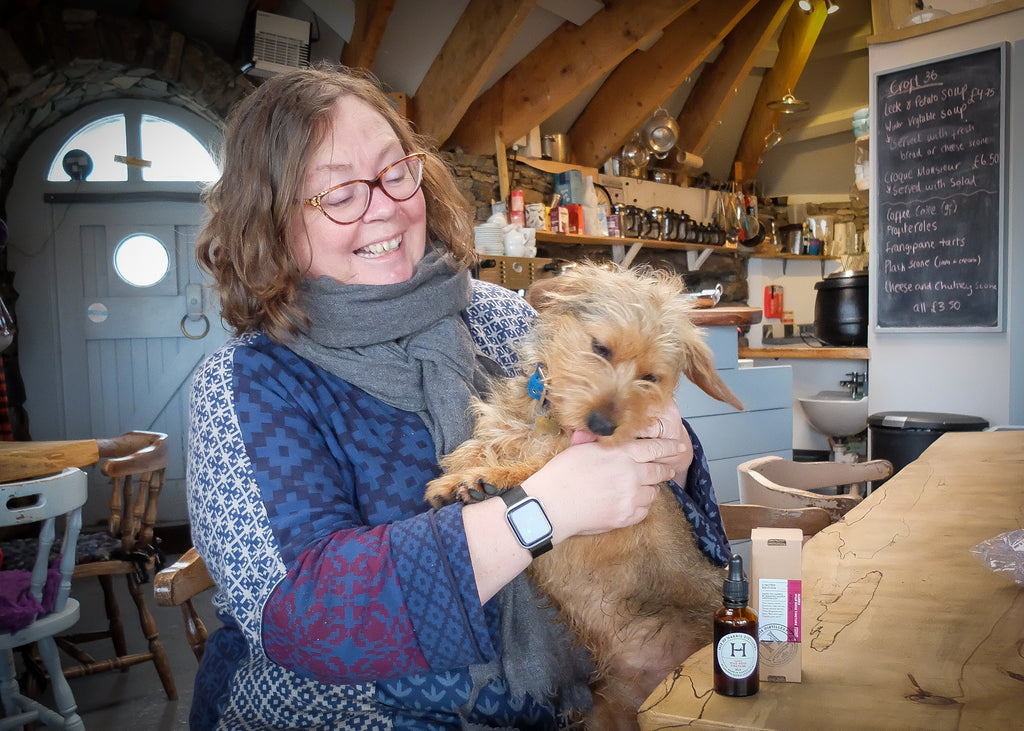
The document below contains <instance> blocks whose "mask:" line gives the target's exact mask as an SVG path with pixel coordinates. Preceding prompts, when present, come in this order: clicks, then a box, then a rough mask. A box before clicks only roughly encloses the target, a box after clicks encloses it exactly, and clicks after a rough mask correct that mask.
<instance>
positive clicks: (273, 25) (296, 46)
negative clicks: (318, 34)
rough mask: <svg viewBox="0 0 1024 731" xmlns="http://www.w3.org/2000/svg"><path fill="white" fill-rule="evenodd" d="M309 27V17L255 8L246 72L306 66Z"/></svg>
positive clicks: (260, 73) (264, 72) (268, 73)
mask: <svg viewBox="0 0 1024 731" xmlns="http://www.w3.org/2000/svg"><path fill="white" fill-rule="evenodd" d="M309 29H310V25H309V22H308V21H305V20H296V19H295V18H286V17H285V16H283V15H274V14H273V13H265V12H263V11H262V10H259V11H257V12H256V32H255V36H254V38H253V45H252V63H253V65H252V68H251V69H250V70H249V73H250V74H255V75H256V76H274V75H275V74H279V73H282V72H284V71H289V70H291V69H296V68H303V67H305V66H309Z"/></svg>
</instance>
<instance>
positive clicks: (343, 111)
mask: <svg viewBox="0 0 1024 731" xmlns="http://www.w3.org/2000/svg"><path fill="white" fill-rule="evenodd" d="M409 152H413V150H403V149H402V145H401V143H400V142H399V140H398V137H397V136H396V135H395V132H394V130H392V129H391V126H390V125H389V124H388V123H387V121H386V120H385V119H384V117H382V116H381V115H380V114H379V113H378V112H376V111H375V110H374V109H373V108H372V107H370V106H369V105H367V104H366V103H364V102H363V101H361V100H359V99H357V98H356V97H353V96H345V97H342V98H341V99H339V100H338V102H337V103H336V104H335V106H334V116H333V122H332V123H331V128H330V129H329V131H328V133H327V136H326V137H325V138H324V141H323V143H322V144H321V145H320V147H319V148H318V149H317V150H316V152H315V153H314V154H313V157H312V159H311V160H310V164H309V169H308V170H307V171H306V178H305V183H304V185H303V188H302V190H301V191H300V194H301V196H302V198H311V197H313V196H315V195H317V194H319V193H322V192H323V191H325V190H327V189H328V188H330V187H332V186H335V185H338V184H339V183H346V182H348V181H350V180H373V179H374V178H376V177H377V175H378V173H380V172H381V171H382V170H383V169H384V168H386V167H387V166H388V165H390V164H391V163H393V162H396V161H397V160H400V159H401V158H403V157H405V155H406V154H407V153H409ZM294 216H295V218H294V219H293V222H292V225H291V227H290V233H289V242H288V243H289V246H290V247H291V250H292V254H293V255H294V256H295V258H296V260H297V261H298V262H299V266H300V267H303V268H304V269H305V270H306V274H307V276H309V277H311V278H314V279H315V278H317V277H321V276H328V277H331V278H332V279H335V280H337V281H338V282H341V283H342V284H393V283H395V282H404V281H406V280H408V279H410V278H411V277H412V275H413V271H414V270H415V268H416V265H417V264H418V263H419V261H420V259H422V258H423V254H424V252H425V251H426V240H427V217H426V203H425V202H424V199H423V190H422V189H420V190H417V191H416V194H415V195H413V196H412V197H411V198H409V199H408V200H405V201H401V202H396V201H393V200H391V199H390V198H389V197H388V196H386V195H385V194H384V192H383V191H382V190H381V189H380V188H379V187H375V188H373V193H372V196H371V198H370V207H369V208H368V209H367V210H366V213H364V214H363V217H362V218H360V219H359V220H358V221H356V222H355V223H350V224H346V225H339V224H337V223H334V221H332V220H330V219H329V218H327V217H326V216H325V215H324V214H323V213H321V212H320V211H319V210H317V209H316V208H314V207H313V206H311V205H308V204H306V203H302V204H301V205H300V206H298V209H297V211H296V213H295V214H294Z"/></svg>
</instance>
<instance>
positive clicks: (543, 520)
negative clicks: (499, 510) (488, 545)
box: [508, 498, 551, 547]
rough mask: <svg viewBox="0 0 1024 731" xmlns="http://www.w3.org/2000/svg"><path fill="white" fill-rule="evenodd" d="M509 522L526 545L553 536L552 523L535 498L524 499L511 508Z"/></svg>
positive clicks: (528, 545) (520, 540)
mask: <svg viewBox="0 0 1024 731" xmlns="http://www.w3.org/2000/svg"><path fill="white" fill-rule="evenodd" d="M508 522H509V524H510V525H511V526H512V530H514V531H515V532H516V536H517V537H518V538H519V542H520V543H522V544H523V545H524V546H527V547H530V546H532V545H534V544H536V543H540V542H541V541H543V540H545V539H547V538H550V537H551V523H550V522H549V521H548V516H547V515H545V514H544V508H542V507H541V504H540V503H539V502H538V501H537V500H535V499H532V498H531V499H529V500H524V501H523V502H521V503H519V504H517V505H515V506H513V507H511V508H509V510H508Z"/></svg>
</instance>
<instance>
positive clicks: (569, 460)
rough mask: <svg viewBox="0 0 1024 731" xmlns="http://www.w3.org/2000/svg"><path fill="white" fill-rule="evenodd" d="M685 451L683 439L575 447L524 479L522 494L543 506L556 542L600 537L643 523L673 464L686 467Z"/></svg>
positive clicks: (672, 470)
mask: <svg viewBox="0 0 1024 731" xmlns="http://www.w3.org/2000/svg"><path fill="white" fill-rule="evenodd" d="M680 428H681V425H680ZM690 451H691V450H690V449H689V444H688V440H687V442H685V443H684V442H682V441H679V440H675V439H665V438H663V439H634V440H630V441H628V442H625V443H624V444H620V445H617V446H614V447H606V446H601V445H600V444H599V443H596V442H590V443H587V444H578V445H574V446H571V447H569V448H568V449H566V450H565V451H563V452H561V453H560V454H558V455H556V456H555V457H554V458H553V459H551V460H550V461H549V462H548V463H547V464H546V465H545V466H544V467H542V468H541V469H540V470H538V471H537V472H536V473H534V474H533V475H532V476H531V477H529V478H527V479H526V480H525V481H524V482H523V489H524V490H526V493H527V494H528V495H531V496H533V497H536V498H538V499H539V500H540V501H541V502H542V503H543V504H544V507H545V509H546V511H547V513H548V517H549V518H550V520H551V523H552V525H553V527H554V540H555V542H556V543H557V542H558V541H560V540H564V539H565V538H568V537H570V536H573V535H586V534H594V533H604V532H606V531H609V530H614V529H616V528H623V527H625V526H628V525H633V524H635V523H638V522H640V521H641V520H643V519H644V518H645V517H646V516H647V512H648V510H649V509H650V506H651V503H652V502H654V498H655V497H656V496H657V494H658V489H659V485H660V483H662V482H665V481H666V480H670V479H672V478H673V477H674V475H675V473H676V469H677V466H678V465H680V464H682V463H684V462H685V463H686V464H689V462H688V458H687V457H686V454H685V453H687V452H690Z"/></svg>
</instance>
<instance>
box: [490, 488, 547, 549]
mask: <svg viewBox="0 0 1024 731" xmlns="http://www.w3.org/2000/svg"><path fill="white" fill-rule="evenodd" d="M501 499H502V500H504V501H505V508H506V512H505V518H506V519H507V520H508V521H509V527H510V528H511V529H512V532H513V533H514V534H515V536H516V538H517V539H519V542H520V543H521V544H522V546H523V548H525V549H526V550H527V551H529V552H530V555H531V556H532V557H533V558H538V557H539V556H543V555H544V554H545V553H547V552H548V551H550V550H551V549H552V547H553V545H552V543H551V536H550V533H549V535H548V537H547V539H546V540H544V541H542V542H541V543H537V544H534V545H527V544H526V543H523V539H522V538H521V537H520V535H519V531H518V530H517V528H516V527H515V525H513V523H512V518H511V517H510V516H509V513H508V508H513V507H515V506H516V505H519V504H520V503H522V502H523V501H525V500H532V501H533V502H535V503H536V504H537V507H539V508H540V510H541V512H542V513H544V506H543V505H542V504H541V502H540V500H537V499H536V498H531V497H530V496H529V495H527V494H526V490H524V489H523V486H522V485H515V486H514V487H510V488H509V489H508V490H505V491H504V492H502V493H501ZM544 519H545V520H547V522H548V526H550V525H551V521H550V520H549V519H548V517H547V514H546V513H544Z"/></svg>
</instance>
